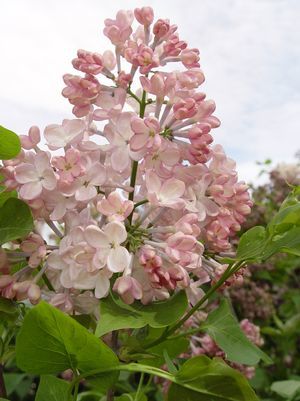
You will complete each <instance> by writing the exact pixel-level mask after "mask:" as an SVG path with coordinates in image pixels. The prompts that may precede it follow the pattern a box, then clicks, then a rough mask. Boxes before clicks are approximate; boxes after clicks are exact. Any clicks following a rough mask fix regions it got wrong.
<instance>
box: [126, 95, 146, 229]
mask: <svg viewBox="0 0 300 401" xmlns="http://www.w3.org/2000/svg"><path fill="white" fill-rule="evenodd" d="M134 96H135V95H134ZM138 101H139V104H140V117H141V118H143V117H144V115H145V109H146V91H143V95H142V99H141V100H140V99H138ZM137 169H138V162H137V161H135V160H134V161H133V163H132V170H131V176H130V186H131V187H132V188H133V191H132V192H130V194H129V196H128V199H129V200H131V201H133V199H134V189H135V182H136V176H137ZM132 217H133V211H132V212H131V214H130V215H129V216H128V220H129V223H130V224H131V223H132Z"/></svg>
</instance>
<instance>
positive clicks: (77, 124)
mask: <svg viewBox="0 0 300 401" xmlns="http://www.w3.org/2000/svg"><path fill="white" fill-rule="evenodd" d="M62 125H63V127H64V129H65V131H66V133H67V136H68V139H70V140H73V139H75V138H77V137H78V136H79V135H81V134H83V132H84V130H85V123H84V121H83V120H80V119H74V120H64V121H63V124H62Z"/></svg>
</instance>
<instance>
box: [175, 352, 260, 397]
mask: <svg viewBox="0 0 300 401" xmlns="http://www.w3.org/2000/svg"><path fill="white" fill-rule="evenodd" d="M175 378H176V383H177V384H172V385H171V387H170V390H169V393H168V401H258V398H257V397H256V395H255V392H254V391H253V390H252V388H251V387H250V385H249V383H248V381H247V380H246V378H245V377H244V376H243V375H242V374H241V373H240V372H238V371H236V370H234V369H232V368H230V367H229V366H228V365H226V363H225V362H224V361H223V360H221V359H219V358H214V359H209V358H208V357H207V356H205V355H202V356H198V357H195V358H192V359H189V360H188V361H187V362H185V363H184V364H183V365H182V367H181V368H180V369H179V372H178V373H177V375H175ZM183 386H184V387H183Z"/></svg>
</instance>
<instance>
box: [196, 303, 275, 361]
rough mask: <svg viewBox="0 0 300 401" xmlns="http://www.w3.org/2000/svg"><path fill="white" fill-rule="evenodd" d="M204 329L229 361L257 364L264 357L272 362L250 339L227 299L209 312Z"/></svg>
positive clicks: (264, 359)
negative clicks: (233, 313)
mask: <svg viewBox="0 0 300 401" xmlns="http://www.w3.org/2000/svg"><path fill="white" fill-rule="evenodd" d="M203 330H205V331H207V333H208V334H209V335H210V336H211V337H212V338H213V340H214V341H215V342H216V343H217V344H218V346H219V347H220V348H221V349H222V350H223V351H224V352H225V354H226V359H228V360H229V361H232V362H237V363H243V364H245V365H256V364H257V363H258V362H259V360H260V359H262V360H263V361H265V362H267V363H272V360H271V358H269V357H268V355H266V354H265V353H264V352H263V351H262V350H261V349H259V348H258V347H256V345H254V344H253V343H252V342H251V341H250V340H248V338H247V337H246V335H245V334H244V332H243V331H242V329H241V328H240V326H239V324H238V321H237V320H236V318H235V317H234V316H233V315H232V312H231V309H230V306H229V304H228V301H227V300H225V299H224V300H222V301H221V303H220V306H219V307H218V308H217V309H215V310H214V311H213V312H211V313H210V314H209V316H208V318H207V320H206V322H205V324H204V326H203Z"/></svg>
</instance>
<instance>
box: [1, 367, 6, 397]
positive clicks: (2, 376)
mask: <svg viewBox="0 0 300 401" xmlns="http://www.w3.org/2000/svg"><path fill="white" fill-rule="evenodd" d="M0 397H3V398H6V397H7V393H6V387H5V382H4V366H3V365H2V364H0Z"/></svg>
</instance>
